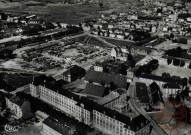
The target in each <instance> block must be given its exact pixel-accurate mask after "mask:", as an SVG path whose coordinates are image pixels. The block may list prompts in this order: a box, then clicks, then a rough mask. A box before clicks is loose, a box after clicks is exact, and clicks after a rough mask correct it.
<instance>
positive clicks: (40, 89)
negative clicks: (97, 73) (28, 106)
mask: <svg viewBox="0 0 191 135" xmlns="http://www.w3.org/2000/svg"><path fill="white" fill-rule="evenodd" d="M30 93H31V95H32V96H34V97H38V98H40V99H41V100H43V101H44V102H46V103H48V104H50V105H52V106H54V107H55V108H58V109H59V110H61V111H63V112H65V113H66V114H69V115H71V116H73V117H74V118H75V119H77V120H79V121H82V122H84V123H85V124H87V125H90V124H91V120H90V111H89V110H87V109H86V106H87V105H88V103H86V105H84V102H88V101H86V99H85V98H83V97H82V98H81V97H80V96H77V95H75V94H72V93H70V92H68V91H66V90H63V89H60V88H57V87H56V86H54V85H51V84H49V83H44V84H35V83H33V84H30Z"/></svg>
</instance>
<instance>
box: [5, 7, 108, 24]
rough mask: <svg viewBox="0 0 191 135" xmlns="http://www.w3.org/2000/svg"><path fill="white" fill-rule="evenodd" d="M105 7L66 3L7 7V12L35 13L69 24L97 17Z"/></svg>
mask: <svg viewBox="0 0 191 135" xmlns="http://www.w3.org/2000/svg"><path fill="white" fill-rule="evenodd" d="M104 10H105V8H100V7H99V5H98V4H94V5H74V4H73V5H71V4H70V5H66V4H49V5H47V6H23V7H22V8H21V9H20V10H18V8H13V9H8V10H6V11H7V12H21V13H25V12H26V13H29V14H37V15H39V16H42V17H43V18H44V19H45V20H47V21H52V22H63V23H69V24H78V23H79V22H81V21H83V20H84V19H87V18H95V17H99V16H100V15H101V14H102V13H100V11H104Z"/></svg>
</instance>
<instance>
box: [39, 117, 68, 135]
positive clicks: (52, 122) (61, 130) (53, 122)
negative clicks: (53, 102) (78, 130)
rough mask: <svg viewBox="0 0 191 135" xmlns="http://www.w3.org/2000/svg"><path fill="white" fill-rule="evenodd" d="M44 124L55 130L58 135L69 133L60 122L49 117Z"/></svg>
mask: <svg viewBox="0 0 191 135" xmlns="http://www.w3.org/2000/svg"><path fill="white" fill-rule="evenodd" d="M43 124H45V125H47V126H48V127H50V128H52V129H54V130H55V131H57V132H58V133H60V134H62V135H64V134H66V133H67V130H66V129H65V127H64V125H62V124H60V123H59V122H58V121H56V120H54V119H53V118H52V117H50V116H49V117H48V118H46V119H45V120H44V121H43Z"/></svg>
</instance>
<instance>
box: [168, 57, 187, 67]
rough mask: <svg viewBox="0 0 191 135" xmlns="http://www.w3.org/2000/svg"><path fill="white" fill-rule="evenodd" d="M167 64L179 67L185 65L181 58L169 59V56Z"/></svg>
mask: <svg viewBox="0 0 191 135" xmlns="http://www.w3.org/2000/svg"><path fill="white" fill-rule="evenodd" d="M167 64H168V65H170V64H173V65H174V66H180V67H184V66H185V62H184V61H183V60H179V59H173V58H172V59H171V58H168V59H167Z"/></svg>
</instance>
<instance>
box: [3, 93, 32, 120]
mask: <svg viewBox="0 0 191 135" xmlns="http://www.w3.org/2000/svg"><path fill="white" fill-rule="evenodd" d="M5 101H6V106H7V107H8V108H10V110H11V111H13V113H14V114H15V115H16V116H17V118H18V119H19V118H24V119H27V118H29V117H31V116H33V115H32V113H31V106H30V103H29V102H28V101H24V100H21V99H19V98H18V97H16V96H12V97H10V98H8V97H6V98H5Z"/></svg>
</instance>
